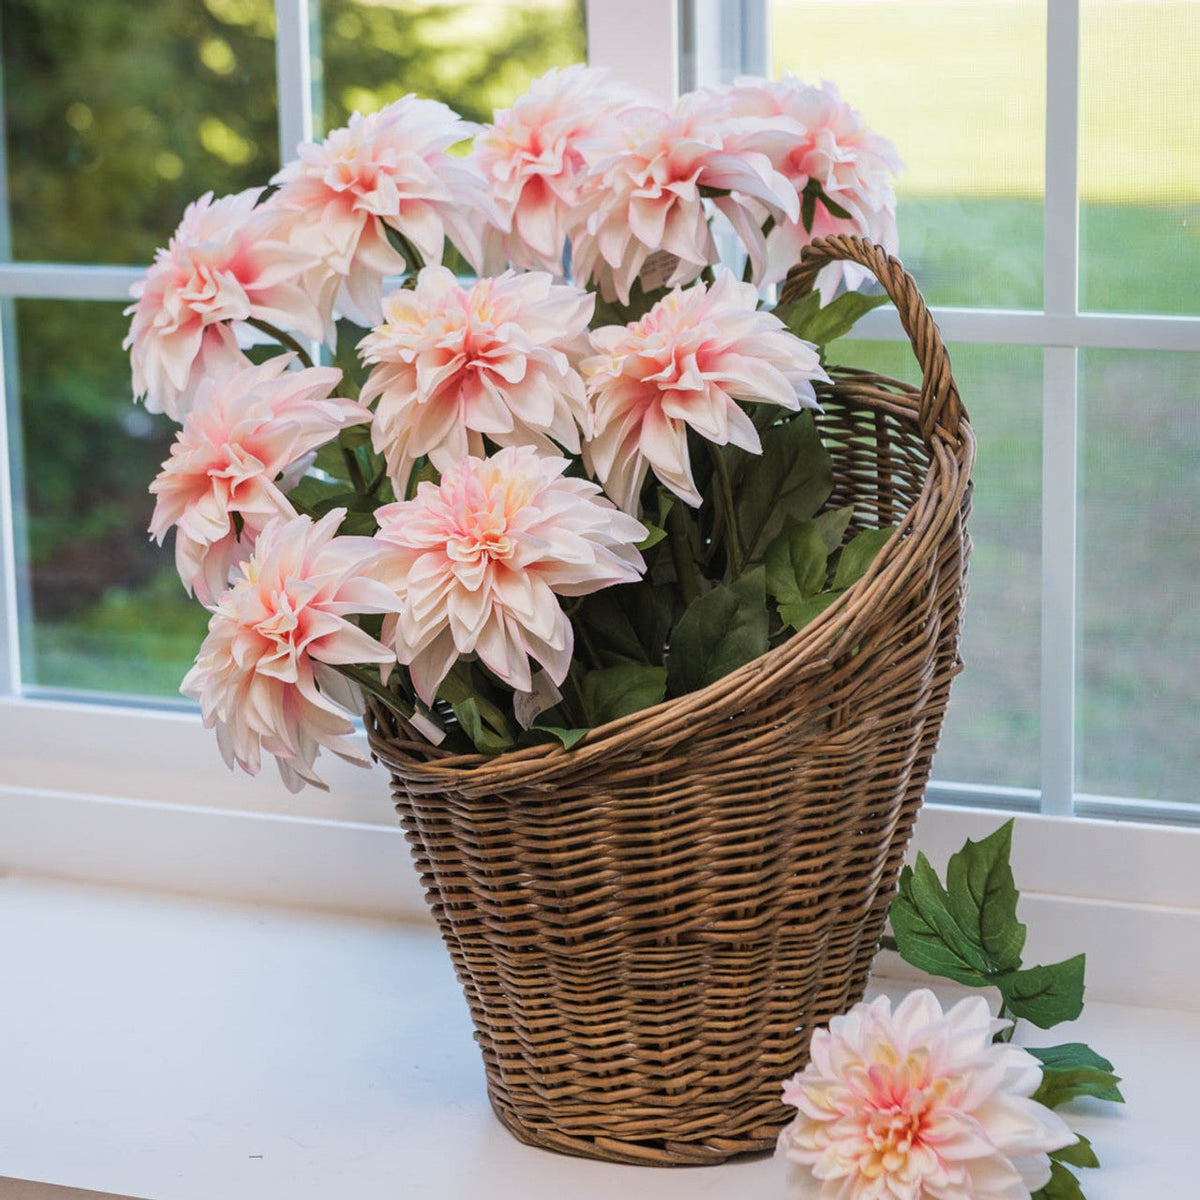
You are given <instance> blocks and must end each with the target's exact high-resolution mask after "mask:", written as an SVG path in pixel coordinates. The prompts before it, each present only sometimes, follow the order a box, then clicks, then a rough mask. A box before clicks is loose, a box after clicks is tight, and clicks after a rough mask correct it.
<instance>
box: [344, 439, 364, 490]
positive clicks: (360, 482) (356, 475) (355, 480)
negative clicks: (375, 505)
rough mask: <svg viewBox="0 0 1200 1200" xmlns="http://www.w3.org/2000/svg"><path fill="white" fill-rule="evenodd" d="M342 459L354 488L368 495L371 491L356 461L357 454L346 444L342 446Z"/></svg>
mask: <svg viewBox="0 0 1200 1200" xmlns="http://www.w3.org/2000/svg"><path fill="white" fill-rule="evenodd" d="M341 449H342V461H343V462H344V463H345V464H346V470H347V471H349V473H350V482H351V483H352V484H353V485H354V490H355V491H356V492H358V493H360V494H361V495H364V496H369V495H370V494H371V493H370V491H369V489H368V488H367V481H366V480H365V479H364V478H363V473H362V467H361V466H360V465H359V462H358V455H357V454H355V453H354V451H353V450H351V449H350V448H349V447H347V446H342V448H341Z"/></svg>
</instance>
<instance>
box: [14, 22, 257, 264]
mask: <svg viewBox="0 0 1200 1200" xmlns="http://www.w3.org/2000/svg"><path fill="white" fill-rule="evenodd" d="M274 27H275V18H274V8H273V4H272V0H203V2H201V0H154V2H153V3H146V2H145V0H105V2H104V3H102V4H99V3H84V2H81V3H78V4H64V3H62V0H0V31H2V32H0V36H2V38H3V52H4V63H3V69H4V97H3V102H4V124H5V129H6V133H7V138H8V147H7V153H8V159H7V169H8V190H9V201H8V204H9V209H8V217H9V220H10V222H11V239H12V255H13V257H14V258H16V259H25V260H41V259H45V260H52V261H71V262H115V263H142V262H147V261H149V259H150V257H151V255H152V254H153V252H154V249H155V247H157V246H161V245H164V244H165V243H166V240H167V238H168V237H169V236H170V234H171V231H172V230H173V229H174V228H175V226H176V225H177V224H178V222H179V217H180V214H181V213H182V211H183V208H184V206H185V205H186V204H187V203H188V202H189V201H191V200H192V199H194V198H195V197H196V196H198V195H199V194H200V193H202V192H205V191H208V190H212V191H214V192H216V193H217V194H218V195H220V194H223V193H225V192H231V191H238V190H240V189H242V188H245V187H249V186H251V185H258V184H263V183H265V182H266V181H267V178H268V177H269V176H270V175H271V174H272V173H273V172H274V171H275V169H276V166H277V163H278V157H279V156H278V151H277V148H276V147H277V133H276V106H275V49H274Z"/></svg>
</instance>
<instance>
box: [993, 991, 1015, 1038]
mask: <svg viewBox="0 0 1200 1200" xmlns="http://www.w3.org/2000/svg"><path fill="white" fill-rule="evenodd" d="M996 1016H998V1017H999V1018H1000V1020H1002V1021H1007V1020H1010V1019H1011V1020H1012V1024H1011V1025H1010V1026H1009V1027H1008V1028H1007V1029H1001V1030H1000V1032H999V1033H998V1034H996V1036H995V1038H993V1041H997V1042H1011V1041H1012V1040H1013V1034H1014V1033H1016V1032H1017V1022H1016V1019H1015V1017H1014V1015H1013V1013H1012V1012H1010V1011H1009V1008H1008V1005H1007V1004H1005V1003H1004V1001H1003V1000H1001V1001H1000V1011H999V1012H998V1013H997V1014H996Z"/></svg>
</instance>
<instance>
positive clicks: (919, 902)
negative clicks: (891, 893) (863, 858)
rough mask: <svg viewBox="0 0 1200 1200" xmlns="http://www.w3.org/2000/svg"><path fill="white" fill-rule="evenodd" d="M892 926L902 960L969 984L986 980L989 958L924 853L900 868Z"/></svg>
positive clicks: (980, 984) (891, 912)
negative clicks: (958, 919)
mask: <svg viewBox="0 0 1200 1200" xmlns="http://www.w3.org/2000/svg"><path fill="white" fill-rule="evenodd" d="M889 915H890V917H891V922H892V932H893V933H894V934H895V935H896V945H897V949H898V950H899V953H900V956H901V957H902V958H903V959H904V960H905V962H908V963H911V964H912V965H913V966H914V967H919V968H920V969H921V970H922V971H928V972H930V973H931V974H933V975H941V976H942V977H944V978H946V979H953V980H956V981H957V982H959V983H965V984H969V985H970V986H972V987H982V986H984V985H986V984H987V983H988V982H989V979H988V973H987V964H986V962H985V961H981V955H980V953H979V951H978V949H977V948H976V947H973V946H971V945H970V943H969V941H968V940H967V939H966V938H965V937H964V936H963V934H962V931H961V930H960V929H959V928H958V926H957V925H956V924H955V922H954V917H953V915H952V913H951V912H950V908H949V898H948V897H947V895H946V893H945V890H944V889H943V888H942V885H941V883H940V881H939V880H938V877H937V873H936V872H935V871H934V869H933V867H931V866H930V865H929V860H928V859H927V858H926V857H925V855H924V854H921V853H918V854H917V863H916V867H915V868H914V867H907V866H906V867H905V868H904V869H903V870H902V871H901V872H900V885H899V890H898V891H897V893H896V897H895V899H894V900H893V901H892V907H891V910H890V914H889Z"/></svg>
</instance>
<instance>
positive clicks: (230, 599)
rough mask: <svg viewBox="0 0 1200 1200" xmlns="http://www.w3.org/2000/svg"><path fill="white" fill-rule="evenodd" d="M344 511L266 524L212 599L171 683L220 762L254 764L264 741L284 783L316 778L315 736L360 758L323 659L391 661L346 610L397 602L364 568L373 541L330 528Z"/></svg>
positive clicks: (352, 706) (346, 687) (337, 680)
mask: <svg viewBox="0 0 1200 1200" xmlns="http://www.w3.org/2000/svg"><path fill="white" fill-rule="evenodd" d="M345 515H346V510H345V509H340V508H339V509H334V510H333V511H332V512H330V513H327V514H326V515H325V516H324V517H322V518H321V520H320V521H318V522H316V524H314V523H313V522H312V521H311V520H310V519H309V518H308V517H293V518H291V519H290V520H285V519H283V518H276V519H275V520H273V521H270V522H268V523H267V525H266V527H265V528H264V529H263V531H262V532H261V534H260V535H259V538H258V542H257V544H256V545H255V547H254V554H253V555H252V556H251V557H250V558H249V559H248V560H247V561H246V562H244V563H243V564H242V565H241V567H240V569H239V571H238V573H237V575H236V577H235V578H234V581H233V585H232V586H231V587H230V588H229V590H228V591H227V592H226V593H225V594H224V595H223V596H222V597H221V598H220V600H219V602H218V603H217V606H216V608H215V609H214V610H213V615H212V618H211V620H210V621H209V623H208V636H207V637H206V638H205V639H204V643H203V645H201V647H200V653H199V655H198V656H197V658H196V664H195V666H193V667H192V669H191V670H190V671H189V672H188V673H187V676H186V677H185V678H184V680H183V684H182V685H181V687H180V691H181V692H183V694H184V695H185V696H190V697H192V698H193V699H196V700H199V702H200V711H201V714H202V716H203V718H204V724H205V726H206V728H209V729H212V728H214V727H215V728H216V732H217V743H218V745H219V746H220V748H221V754H222V756H223V757H224V759H225V761H226V763H227V764H228V765H229V766H230V767H232V766H233V765H234V763H235V762H236V763H237V765H238V766H240V767H241V768H242V769H243V770H244V771H246V772H248V773H249V774H251V775H256V774H257V773H258V770H259V767H260V765H261V763H260V760H261V752H262V751H263V750H266V751H267V752H268V753H270V754H273V755H275V758H276V760H277V761H278V764H279V772H280V774H281V775H282V776H283V780H284V782H285V783H286V784H287V785H288V787H289V788H290V789H291V790H292V791H299V790H300V788H301V787H303V786H304V784H306V783H311V784H315V785H316V786H317V787H322V788H323V787H324V786H325V785H324V784H323V783H322V782H321V780H320V779H319V778H318V777H317V776H316V774H315V773H314V770H313V764H314V762H315V761H316V757H317V755H318V753H319V752H320V750H321V748H322V747H325V748H326V749H328V750H332V751H333V752H334V753H335V754H337V755H339V756H340V757H342V758H344V759H346V760H347V761H349V762H353V763H356V764H359V765H362V766H365V765H367V760H366V758H365V757H364V756H363V755H362V754H361V753H360V752H359V751H358V750H357V748H356V747H355V746H354V745H353V743H351V742H350V741H349V740H348V735H349V734H351V733H352V732H353V731H354V726H353V724H352V723H351V721H350V715H351V713H352V712H354V711H357V698H356V693H355V691H354V689H353V687H352V686H351V685H350V684H349V682H348V681H347V680H345V679H344V678H343V677H342V676H341V675H339V674H338V673H337V672H336V671H334V670H333V669H332V666H333V665H340V664H347V663H357V664H366V663H379V664H382V665H383V666H386V665H387V664H388V663H391V662H395V655H394V654H393V653H392V652H391V651H390V650H389V649H388V648H387V647H386V646H384V645H381V644H380V643H379V642H377V641H376V640H375V639H374V638H373V637H370V636H368V635H367V634H366V633H364V632H363V631H362V630H361V629H359V628H358V626H356V625H354V624H352V623H351V622H350V621H348V620H347V619H346V618H347V617H348V616H349V615H350V614H352V613H387V612H394V611H395V610H396V608H397V607H398V604H397V600H396V596H395V593H394V592H392V591H391V590H390V589H389V588H387V587H385V586H384V585H383V584H380V583H378V582H376V581H375V580H373V579H371V578H370V573H371V568H372V565H373V564H374V562H375V560H376V559H377V558H378V556H379V546H378V544H377V543H376V542H375V541H374V540H373V539H372V538H361V537H336V536H335V534H336V533H337V529H338V526H339V525H340V524H341V521H342V518H343V517H344V516H345ZM347 710H349V711H347Z"/></svg>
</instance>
